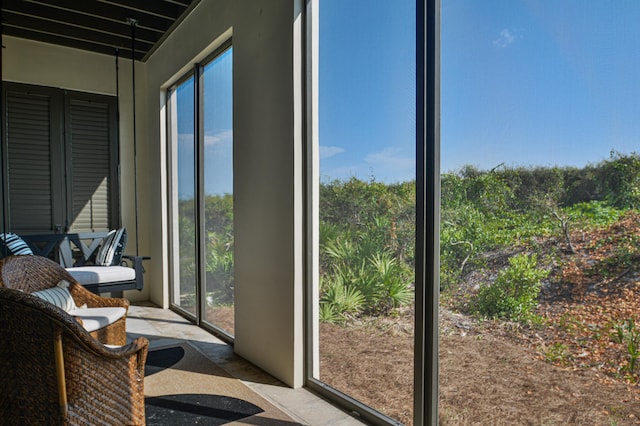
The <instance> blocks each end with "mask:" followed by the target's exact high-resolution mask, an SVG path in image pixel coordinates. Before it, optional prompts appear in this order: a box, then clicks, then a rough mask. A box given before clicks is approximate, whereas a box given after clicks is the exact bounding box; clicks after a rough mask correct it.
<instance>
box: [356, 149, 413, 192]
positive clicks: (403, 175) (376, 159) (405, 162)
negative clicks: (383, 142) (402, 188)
mask: <svg viewBox="0 0 640 426" xmlns="http://www.w3.org/2000/svg"><path fill="white" fill-rule="evenodd" d="M364 161H365V163H367V165H368V166H369V168H370V169H371V171H372V175H373V176H374V177H375V179H376V180H378V181H381V182H389V183H390V182H404V181H408V180H412V179H415V177H416V172H415V170H416V159H415V156H414V155H413V154H409V155H407V154H406V153H404V152H402V150H401V149H400V148H396V147H390V148H385V149H383V150H382V151H379V152H372V153H370V154H367V156H366V157H365V158H364Z"/></svg>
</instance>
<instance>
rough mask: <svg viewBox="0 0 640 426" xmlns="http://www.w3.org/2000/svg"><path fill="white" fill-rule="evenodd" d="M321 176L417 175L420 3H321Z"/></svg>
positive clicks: (381, 0) (336, 0)
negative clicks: (417, 29)
mask: <svg viewBox="0 0 640 426" xmlns="http://www.w3.org/2000/svg"><path fill="white" fill-rule="evenodd" d="M319 19H320V30H319V32H320V40H319V43H320V52H319V74H320V75H319V82H318V84H319V134H320V135H319V137H320V176H321V179H323V180H325V181H326V180H331V179H349V178H350V177H352V176H355V177H357V178H359V179H363V180H369V179H370V178H371V177H375V179H376V180H378V181H385V182H387V181H395V182H397V181H403V180H407V179H413V178H414V177H415V123H416V121H415V115H416V113H415V2H414V1H413V0H321V1H320V18H319Z"/></svg>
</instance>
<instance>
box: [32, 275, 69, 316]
mask: <svg viewBox="0 0 640 426" xmlns="http://www.w3.org/2000/svg"><path fill="white" fill-rule="evenodd" d="M31 294H32V295H33V296H36V297H39V298H40V299H43V300H46V301H47V302H49V303H51V304H52V305H55V306H57V307H58V308H60V309H62V310H63V311H65V312H69V311H72V310H74V309H77V306H76V302H75V301H74V300H73V297H72V296H71V293H70V292H69V282H68V281H65V280H62V281H60V282H59V283H58V285H57V286H55V287H51V288H48V289H46V290H40V291H36V292H33V293H31Z"/></svg>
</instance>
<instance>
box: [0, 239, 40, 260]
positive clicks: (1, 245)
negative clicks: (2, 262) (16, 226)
mask: <svg viewBox="0 0 640 426" xmlns="http://www.w3.org/2000/svg"><path fill="white" fill-rule="evenodd" d="M28 254H33V251H32V250H31V248H30V247H29V246H28V245H27V243H25V242H24V240H23V239H22V238H20V236H19V235H16V234H13V233H2V234H0V258H2V257H4V256H11V255H16V256H21V255H28Z"/></svg>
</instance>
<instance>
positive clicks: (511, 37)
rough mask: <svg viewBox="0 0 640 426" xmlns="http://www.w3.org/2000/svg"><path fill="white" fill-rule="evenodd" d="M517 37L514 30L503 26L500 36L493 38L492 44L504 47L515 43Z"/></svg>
mask: <svg viewBox="0 0 640 426" xmlns="http://www.w3.org/2000/svg"><path fill="white" fill-rule="evenodd" d="M518 38H519V37H518V35H517V34H516V33H515V32H514V31H512V30H510V29H509V28H504V29H503V30H502V31H500V37H498V38H497V39H495V40H493V45H494V46H496V47H501V48H505V47H507V46H509V45H511V44H513V43H515V42H516V40H517V39H518Z"/></svg>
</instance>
